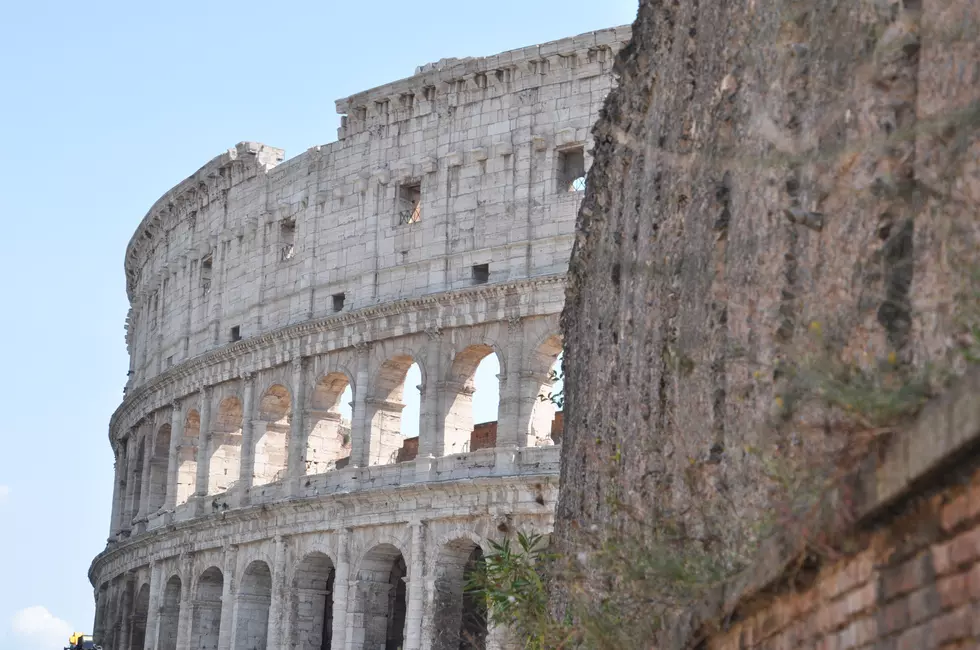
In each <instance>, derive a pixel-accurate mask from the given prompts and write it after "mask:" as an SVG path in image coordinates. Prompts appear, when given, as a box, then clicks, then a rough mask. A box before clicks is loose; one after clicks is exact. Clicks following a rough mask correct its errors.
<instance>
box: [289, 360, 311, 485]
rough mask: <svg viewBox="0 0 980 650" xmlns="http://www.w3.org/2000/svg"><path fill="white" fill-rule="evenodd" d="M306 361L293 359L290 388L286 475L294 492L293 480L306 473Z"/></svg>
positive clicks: (294, 482)
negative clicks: (290, 411)
mask: <svg viewBox="0 0 980 650" xmlns="http://www.w3.org/2000/svg"><path fill="white" fill-rule="evenodd" d="M305 366H306V363H305V362H304V360H303V358H302V357H297V358H296V359H293V363H292V370H293V382H292V383H293V385H292V387H291V390H290V395H291V397H292V405H291V407H292V421H291V422H290V426H289V450H288V452H289V455H288V458H289V460H288V461H287V467H288V469H287V472H286V475H287V476H288V477H289V479H290V481H289V486H290V488H289V491H290V493H291V494H293V493H295V488H296V487H298V481H297V480H295V479H297V478H298V477H300V476H304V475H305V474H306V439H307V435H308V434H309V432H308V431H307V430H306V426H305V420H306V418H305V417H303V416H304V408H305V406H306V369H305Z"/></svg>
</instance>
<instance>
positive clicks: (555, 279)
mask: <svg viewBox="0 0 980 650" xmlns="http://www.w3.org/2000/svg"><path fill="white" fill-rule="evenodd" d="M564 282H565V274H564V273H560V274H554V275H545V276H538V277H533V278H527V279H523V280H517V281H513V282H501V283H495V284H485V285H479V286H475V287H465V288H462V289H456V290H453V291H443V292H440V293H435V294H429V295H425V296H419V297H415V298H405V299H403V300H397V301H391V302H385V303H382V304H378V305H370V306H368V307H364V308H362V309H357V310H353V311H350V312H343V313H340V314H332V315H330V316H326V317H323V318H318V319H314V320H309V321H304V322H302V323H296V324H294V325H287V326H286V327H282V328H279V329H276V330H272V331H270V332H266V333H264V334H259V335H256V336H252V337H249V338H247V339H244V340H242V341H237V342H235V343H231V344H228V345H226V346H224V347H221V348H218V349H215V350H211V351H209V352H205V353H204V354H201V355H198V356H196V357H193V358H191V359H188V360H186V361H183V362H181V363H180V364H178V365H176V366H174V367H172V368H170V369H168V370H166V371H165V372H163V373H161V374H159V375H157V376H155V377H153V378H152V379H150V380H148V381H147V382H146V383H144V384H142V385H140V386H138V387H136V388H135V389H133V390H132V391H130V392H129V393H128V394H127V395H126V397H125V399H124V400H123V402H122V404H120V405H119V407H118V408H117V409H116V410H115V412H114V413H113V414H112V417H111V418H110V420H109V439H110V441H112V440H113V439H115V438H118V436H119V435H122V433H123V431H117V428H118V427H119V426H120V422H122V421H123V420H124V419H126V418H127V417H128V416H129V415H130V414H131V412H132V411H133V410H134V409H137V408H138V407H139V406H141V404H142V402H143V401H144V400H146V399H147V398H149V397H150V396H152V395H153V394H155V393H157V392H158V391H161V390H165V389H166V388H167V387H170V386H174V385H176V384H177V382H179V381H182V380H185V379H189V378H193V377H194V376H195V375H198V374H200V373H202V372H203V371H205V370H206V369H208V368H211V367H214V366H219V365H221V364H226V363H229V362H236V361H244V360H247V359H249V358H250V357H254V356H255V355H256V353H259V352H262V351H264V350H268V349H272V348H277V347H278V348H285V349H288V348H296V347H298V346H299V344H300V342H301V341H302V339H303V338H304V337H309V336H312V335H318V334H323V333H327V332H331V331H336V330H342V329H343V328H345V327H351V328H352V329H353V330H355V331H356V332H357V334H358V335H359V338H358V339H357V340H353V341H351V342H350V343H349V345H346V346H344V347H343V348H339V349H345V348H348V347H356V346H357V345H360V344H364V343H369V342H374V341H378V340H384V339H385V338H390V337H382V338H378V339H374V338H365V335H368V337H370V334H371V328H370V327H369V324H370V323H371V322H373V321H376V320H378V319H383V318H388V317H391V316H397V315H401V314H405V313H413V312H420V311H425V310H427V309H431V308H432V307H452V306H455V305H459V304H467V303H471V302H474V301H477V300H487V301H489V300H499V299H502V298H504V297H506V296H510V295H514V294H522V295H523V294H527V293H528V292H529V291H531V290H533V289H535V288H539V287H547V286H550V285H559V284H562V285H563V284H564ZM539 315H544V314H516V313H510V314H507V315H506V316H504V319H505V320H506V319H513V318H515V317H534V316H539ZM487 322H493V321H487ZM356 325H362V326H363V327H360V328H356V327H352V326H356ZM427 327H429V328H431V325H430V324H428V323H421V324H419V325H418V328H417V329H418V331H419V332H422V331H425V329H426V328H427ZM438 327H441V328H447V329H448V327H450V326H449V325H442V324H439V325H438ZM412 333H416V332H414V331H413V332H403V333H400V334H399V336H404V335H407V334H412ZM202 387H203V383H202ZM181 397H183V396H171V397H170V399H168V400H167V401H168V402H170V401H172V400H173V399H179V398H181ZM144 415H145V414H144Z"/></svg>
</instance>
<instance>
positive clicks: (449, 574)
mask: <svg viewBox="0 0 980 650" xmlns="http://www.w3.org/2000/svg"><path fill="white" fill-rule="evenodd" d="M482 562H483V550H482V549H481V548H480V546H479V545H478V544H476V543H475V542H473V541H472V540H470V539H466V538H462V539H457V540H454V541H452V542H450V543H449V544H447V545H446V546H445V547H443V549H442V550H441V552H440V553H439V561H438V563H437V565H436V566H437V568H436V580H435V601H436V602H435V619H434V623H435V625H434V626H433V628H434V630H435V633H434V635H433V636H434V638H433V646H432V647H433V648H434V649H435V650H485V648H486V646H487V620H488V619H487V607H486V603H485V602H484V601H482V599H480V598H479V597H477V596H476V595H475V594H472V593H470V592H468V591H466V589H465V587H466V584H467V583H468V582H469V581H470V580H471V578H472V575H473V573H474V572H475V571H477V570H478V569H479V566H480V564H481V563H482Z"/></svg>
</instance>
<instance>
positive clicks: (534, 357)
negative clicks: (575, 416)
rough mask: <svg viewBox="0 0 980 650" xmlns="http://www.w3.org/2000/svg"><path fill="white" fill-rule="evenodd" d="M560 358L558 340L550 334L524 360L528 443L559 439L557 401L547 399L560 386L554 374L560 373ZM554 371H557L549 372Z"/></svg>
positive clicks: (560, 424)
mask: <svg viewBox="0 0 980 650" xmlns="http://www.w3.org/2000/svg"><path fill="white" fill-rule="evenodd" d="M561 359H562V340H561V337H560V336H559V335H557V334H554V335H552V336H550V337H548V338H547V339H546V340H545V341H544V342H543V343H541V345H539V346H538V348H537V349H536V350H535V351H534V352H533V353H532V354H531V358H530V359H529V361H528V368H527V372H526V373H525V374H524V375H523V377H522V381H523V382H524V390H523V398H522V399H523V400H524V401H525V403H528V402H530V404H528V405H529V407H530V408H529V409H528V411H527V413H529V417H527V419H526V423H527V424H526V425H525V426H526V427H527V428H526V436H527V438H526V439H527V445H528V446H535V445H550V444H553V443H554V442H558V441H560V440H561V428H562V421H561V420H560V419H558V420H556V413H557V412H558V405H557V404H556V403H555V400H554V399H551V398H552V397H554V396H555V395H556V392H557V390H558V389H559V388H561V386H560V385H559V386H558V387H556V386H555V384H556V383H557V382H556V381H555V379H556V376H558V377H560V376H561V375H560V373H561ZM556 372H557V373H559V374H558V375H555V374H553V373H556ZM559 403H560V400H559Z"/></svg>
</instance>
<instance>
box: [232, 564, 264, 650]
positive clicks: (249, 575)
mask: <svg viewBox="0 0 980 650" xmlns="http://www.w3.org/2000/svg"><path fill="white" fill-rule="evenodd" d="M271 603H272V572H271V571H270V570H269V565H268V564H266V563H265V562H263V561H262V560H255V561H254V562H252V563H251V564H249V565H248V567H247V568H246V569H245V573H244V574H243V575H242V583H241V586H240V587H239V589H238V611H237V614H236V617H235V618H236V623H235V647H236V648H248V650H265V647H266V643H267V641H268V634H269V605H270V604H271Z"/></svg>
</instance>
